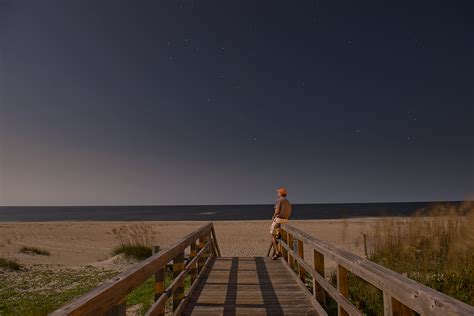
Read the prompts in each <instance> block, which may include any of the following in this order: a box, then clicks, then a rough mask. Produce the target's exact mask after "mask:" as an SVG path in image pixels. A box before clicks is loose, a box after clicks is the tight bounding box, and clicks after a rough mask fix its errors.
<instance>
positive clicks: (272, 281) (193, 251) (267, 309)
mask: <svg viewBox="0 0 474 316" xmlns="http://www.w3.org/2000/svg"><path fill="white" fill-rule="evenodd" d="M281 235H282V239H281V240H280V247H281V251H282V253H283V257H282V258H281V259H280V260H271V259H270V258H268V257H251V258H248V257H247V258H244V257H232V258H224V257H221V253H220V250H219V246H218V244H217V238H216V234H215V231H214V226H213V224H212V223H208V224H206V225H204V226H202V227H201V228H199V229H197V230H195V231H194V232H192V233H191V234H189V235H187V236H185V237H183V238H182V239H180V240H178V241H177V242H176V243H175V244H174V245H173V246H171V247H169V248H166V249H163V250H161V251H159V252H157V253H155V254H154V255H153V256H151V257H150V258H148V259H145V260H143V261H141V262H139V263H137V264H136V265H135V266H133V267H132V268H130V269H129V270H127V271H125V272H123V273H122V274H120V275H118V276H116V277H114V278H113V279H111V280H108V281H106V282H104V283H103V284H102V285H100V286H99V287H97V288H95V289H93V290H91V291H90V292H88V293H87V294H85V295H83V296H81V297H78V298H76V299H74V300H72V301H71V302H69V303H68V304H66V305H65V306H63V307H61V308H60V309H58V310H56V311H55V312H53V313H52V314H51V315H52V316H98V315H99V316H100V315H104V316H126V313H127V312H126V310H127V297H128V296H129V295H130V293H131V292H132V291H133V290H135V289H137V288H138V287H139V286H140V285H141V284H143V283H145V282H146V281H147V280H150V278H153V279H154V285H153V289H154V294H155V295H154V298H153V304H152V305H151V306H150V308H149V309H148V310H147V311H145V315H146V316H165V315H173V316H180V315H206V316H207V315H209V316H212V315H321V316H327V315H328V311H327V310H328V309H329V307H330V305H329V302H328V299H329V297H331V298H332V300H333V301H335V303H336V304H337V314H338V315H339V316H346V315H351V316H352V315H354V316H362V315H363V312H362V311H360V310H359V309H358V308H357V306H356V305H354V302H353V301H352V300H351V297H350V295H349V289H350V286H351V284H350V283H351V278H350V277H349V276H350V275H351V274H352V275H353V277H354V276H357V277H359V278H360V279H361V280H364V281H365V282H366V283H367V284H366V286H371V287H372V290H374V289H378V290H379V291H380V293H382V294H383V302H380V303H381V304H383V314H384V316H413V315H416V314H415V312H416V313H417V314H420V315H426V316H428V315H429V316H432V315H437V316H450V315H452V316H458V315H462V316H464V315H474V307H473V306H471V305H467V304H465V303H463V302H460V301H458V300H455V299H454V298H452V297H449V296H447V295H445V294H443V293H440V292H437V291H435V290H433V289H431V288H429V287H426V286H424V285H422V284H420V283H418V282H415V281H414V280H411V279H409V278H407V277H405V276H403V275H400V274H398V273H396V272H394V271H391V270H389V269H387V268H384V267H382V266H379V265H378V264H375V263H374V262H371V261H370V260H368V259H366V258H361V257H359V256H356V255H355V254H353V253H350V252H348V251H345V250H343V249H338V248H336V247H334V246H332V245H330V244H328V243H327V242H325V241H322V240H318V239H316V238H314V237H313V236H311V235H309V234H307V233H305V232H304V231H301V230H299V229H298V228H296V227H293V226H290V225H287V224H284V225H282V230H281ZM305 248H306V249H308V248H309V250H311V251H312V252H313V255H312V256H310V258H305V257H304V255H305V251H304V249H305ZM326 258H327V259H330V260H332V261H333V262H335V263H336V264H337V268H336V271H335V272H336V284H337V285H336V286H334V285H333V283H331V282H330V281H329V276H328V275H327V271H326V268H325V261H326ZM171 262H172V271H170V269H169V268H170V266H169V265H170V263H171ZM188 276H189V278H188V279H189V280H190V281H191V282H190V285H189V286H188V287H186V286H185V278H186V277H188ZM170 278H171V281H168V282H166V281H167V280H170ZM310 282H311V283H312V286H309V287H307V286H306V285H308V284H309V283H310ZM165 284H167V287H165ZM305 284H306V285H305ZM359 284H360V283H359ZM308 288H310V289H311V291H312V292H310V290H309V289H308ZM357 288H360V285H359V286H358V287H357ZM330 312H331V315H332V314H334V310H331V311H330Z"/></svg>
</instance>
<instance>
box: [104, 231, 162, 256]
mask: <svg viewBox="0 0 474 316" xmlns="http://www.w3.org/2000/svg"><path fill="white" fill-rule="evenodd" d="M112 233H113V234H114V235H115V239H116V240H117V241H118V246H117V247H115V248H114V250H113V251H112V254H113V255H117V254H121V253H123V254H124V255H125V256H126V257H127V258H134V259H137V260H143V259H146V258H148V257H150V256H151V254H152V247H153V243H154V232H153V229H152V227H151V226H147V225H145V224H139V225H128V226H125V225H124V226H120V227H118V228H114V229H112Z"/></svg>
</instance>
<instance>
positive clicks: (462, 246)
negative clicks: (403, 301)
mask: <svg viewBox="0 0 474 316" xmlns="http://www.w3.org/2000/svg"><path fill="white" fill-rule="evenodd" d="M473 206H474V205H473V203H465V204H463V205H462V206H461V207H459V208H447V207H446V206H439V207H437V208H435V209H434V210H432V211H428V214H435V215H440V214H441V215H443V216H437V217H430V218H427V217H421V216H417V217H413V218H411V219H409V220H406V221H394V222H390V223H386V224H381V225H380V226H379V227H378V228H377V229H376V231H375V233H374V235H373V236H372V238H371V245H370V246H371V253H370V260H372V261H374V262H377V263H378V264H380V265H383V266H385V267H387V268H389V269H391V270H394V271H397V272H398V273H401V274H404V275H406V276H407V277H409V278H411V279H413V280H416V281H418V282H420V283H422V284H424V285H426V286H429V287H431V288H433V289H435V290H437V291H440V292H443V293H445V294H447V295H449V296H451V297H454V298H456V299H458V300H460V301H463V302H465V303H467V304H471V305H474V229H473V227H474V212H473V211H470V210H473V208H474V207H473ZM464 214H467V215H466V216H460V215H464Z"/></svg>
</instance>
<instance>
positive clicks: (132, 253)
mask: <svg viewBox="0 0 474 316" xmlns="http://www.w3.org/2000/svg"><path fill="white" fill-rule="evenodd" d="M112 254H113V255H118V254H124V256H125V257H126V258H133V259H136V260H143V259H146V258H148V257H150V256H151V254H152V250H151V248H150V247H148V246H144V245H120V246H117V247H115V248H114V249H113V251H112Z"/></svg>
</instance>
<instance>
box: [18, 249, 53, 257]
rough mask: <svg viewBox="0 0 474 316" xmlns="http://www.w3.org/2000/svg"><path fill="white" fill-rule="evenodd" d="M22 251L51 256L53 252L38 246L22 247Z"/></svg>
mask: <svg viewBox="0 0 474 316" xmlns="http://www.w3.org/2000/svg"><path fill="white" fill-rule="evenodd" d="M20 253H24V254H32V255H38V256H50V255H51V254H50V253H49V251H47V250H43V249H39V248H36V247H22V248H21V249H20Z"/></svg>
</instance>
